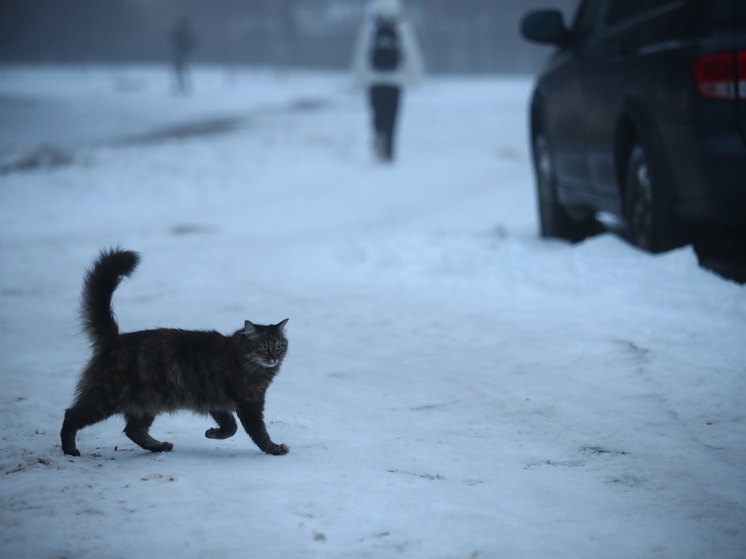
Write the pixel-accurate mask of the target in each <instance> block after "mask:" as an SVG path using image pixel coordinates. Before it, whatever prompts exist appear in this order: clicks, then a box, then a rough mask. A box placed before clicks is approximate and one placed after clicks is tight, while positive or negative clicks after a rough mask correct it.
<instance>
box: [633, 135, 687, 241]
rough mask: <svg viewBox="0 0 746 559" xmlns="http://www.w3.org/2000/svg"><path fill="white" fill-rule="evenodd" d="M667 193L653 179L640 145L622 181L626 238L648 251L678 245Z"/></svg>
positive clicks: (657, 181) (635, 147) (659, 183)
mask: <svg viewBox="0 0 746 559" xmlns="http://www.w3.org/2000/svg"><path fill="white" fill-rule="evenodd" d="M672 208H673V204H672V200H671V196H670V193H669V192H668V191H667V189H666V188H664V186H663V185H662V184H661V182H660V181H659V180H657V178H656V174H655V169H653V168H652V166H651V161H650V158H649V157H648V155H647V154H646V152H645V150H644V149H643V147H642V145H641V144H639V143H638V144H636V145H635V146H634V147H633V148H632V151H631V152H630V156H629V163H628V165H627V177H626V182H625V214H626V215H625V217H626V219H627V225H628V229H627V239H628V240H629V242H631V243H632V244H633V245H635V246H637V247H639V248H641V249H643V250H646V251H648V252H655V253H657V252H664V251H666V250H671V249H673V248H676V247H677V246H679V245H681V244H682V243H681V242H677V235H678V231H677V228H676V225H675V220H674V219H673V210H672Z"/></svg>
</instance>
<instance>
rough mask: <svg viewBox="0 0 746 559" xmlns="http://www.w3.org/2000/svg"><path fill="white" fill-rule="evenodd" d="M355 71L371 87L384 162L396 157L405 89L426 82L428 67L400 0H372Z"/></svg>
mask: <svg viewBox="0 0 746 559" xmlns="http://www.w3.org/2000/svg"><path fill="white" fill-rule="evenodd" d="M352 70H353V75H354V78H355V82H356V84H357V85H359V86H362V87H364V88H366V89H367V94H368V102H369V103H370V107H371V112H372V117H373V119H372V120H373V149H374V153H375V155H376V157H377V158H378V159H379V160H380V161H386V162H390V161H392V160H393V158H394V137H395V131H396V122H397V116H398V113H399V107H400V105H401V99H402V91H403V89H404V88H405V87H407V86H412V85H417V84H419V83H420V82H421V81H422V76H423V74H424V67H423V62H422V54H421V51H420V48H419V45H418V43H417V37H416V36H415V32H414V28H413V27H412V25H411V23H410V22H409V21H408V20H407V18H406V14H405V11H404V6H403V4H402V2H401V1H400V0H371V2H370V3H369V5H368V6H367V8H366V12H365V19H364V21H363V25H362V27H361V29H360V33H359V34H358V39H357V43H356V45H355V50H354V54H353V61H352Z"/></svg>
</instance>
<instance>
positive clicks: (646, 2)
mask: <svg viewBox="0 0 746 559" xmlns="http://www.w3.org/2000/svg"><path fill="white" fill-rule="evenodd" d="M677 1H678V0H617V1H616V2H614V5H613V6H612V7H611V10H610V12H609V25H616V24H617V23H619V22H622V21H624V20H627V19H631V18H633V17H635V16H638V15H640V14H644V13H645V12H649V11H652V10H655V9H656V8H660V7H662V6H665V5H666V4H673V3H676V2H677Z"/></svg>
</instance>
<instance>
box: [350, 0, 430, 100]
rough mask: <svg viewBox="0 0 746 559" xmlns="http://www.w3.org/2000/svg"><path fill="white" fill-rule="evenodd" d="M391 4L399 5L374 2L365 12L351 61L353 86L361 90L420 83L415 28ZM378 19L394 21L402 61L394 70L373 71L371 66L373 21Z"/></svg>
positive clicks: (399, 10) (421, 67)
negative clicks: (359, 87) (374, 86)
mask: <svg viewBox="0 0 746 559" xmlns="http://www.w3.org/2000/svg"><path fill="white" fill-rule="evenodd" d="M391 4H393V5H394V6H398V2H390V0H389V1H388V2H387V1H386V0H377V1H374V2H372V3H371V4H370V5H369V6H368V8H367V9H366V13H365V18H364V20H363V25H362V26H361V28H360V32H359V33H358V37H357V42H356V43H355V50H354V52H353V57H352V73H353V78H354V80H355V84H356V85H359V86H363V87H369V86H371V85H394V86H399V87H404V86H410V85H418V84H419V83H420V82H421V81H422V77H423V74H424V64H423V61H422V52H421V51H420V47H419V44H418V43H417V37H416V35H415V32H414V28H413V27H412V24H411V23H410V22H409V21H408V20H407V19H406V17H405V16H404V14H403V11H402V10H401V9H400V8H396V9H392V7H391ZM379 15H381V16H386V17H389V18H393V19H394V20H395V21H396V29H397V33H398V35H399V39H400V44H401V49H402V58H401V63H400V64H399V66H398V67H397V68H395V69H394V70H389V71H382V70H376V69H375V68H373V67H372V65H371V63H370V50H371V43H372V40H373V35H374V33H375V29H376V19H377V18H378V16H379Z"/></svg>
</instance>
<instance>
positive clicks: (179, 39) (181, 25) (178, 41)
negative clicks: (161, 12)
mask: <svg viewBox="0 0 746 559" xmlns="http://www.w3.org/2000/svg"><path fill="white" fill-rule="evenodd" d="M170 39H171V61H172V62H173V65H174V78H175V79H174V91H175V92H176V93H182V94H183V93H188V92H189V91H190V90H191V87H192V80H191V76H190V74H189V58H190V56H191V54H192V52H193V51H194V49H195V48H196V46H197V37H196V36H195V34H194V31H193V29H192V24H191V22H190V21H189V18H187V17H184V18H182V19H180V20H179V21H178V22H177V23H176V25H174V27H173V29H172V30H171V34H170Z"/></svg>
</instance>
